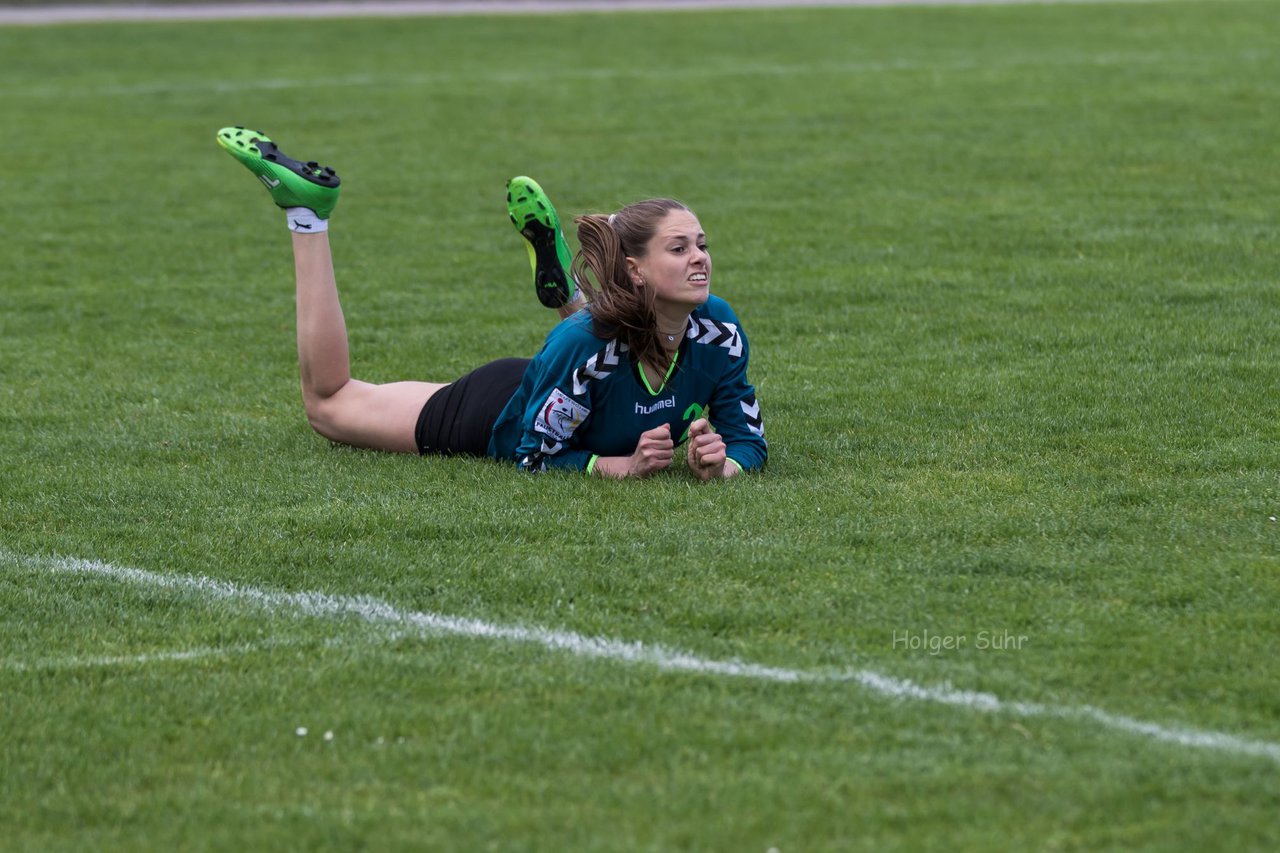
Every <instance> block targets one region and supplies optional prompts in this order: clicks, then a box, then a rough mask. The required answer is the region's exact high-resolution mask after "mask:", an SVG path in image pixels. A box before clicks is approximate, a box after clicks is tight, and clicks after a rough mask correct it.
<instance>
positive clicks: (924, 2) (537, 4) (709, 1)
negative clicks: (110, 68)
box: [0, 0, 1163, 25]
mask: <svg viewBox="0 0 1280 853" xmlns="http://www.w3.org/2000/svg"><path fill="white" fill-rule="evenodd" d="M1162 1H1163V0H1102V2H1113V3H1114V2H1162ZM1063 2H1098V0H368V2H318V3H304V2H260V3H244V2H240V3H191V4H181V5H164V4H155V5H139V4H131V3H121V4H103V5H86V4H75V3H68V4H65V5H62V4H59V5H50V6H37V7H34V8H26V7H17V8H5V9H0V24H28V25H30V24H60V23H103V22H111V21H208V20H235V19H258V18H387V17H394V18H410V17H438V16H453V15H544V14H566V13H574V12H675V11H699V10H707V9H774V8H828V7H841V6H848V7H871V6H998V5H999V6H1003V5H1046V4H1050V3H1063Z"/></svg>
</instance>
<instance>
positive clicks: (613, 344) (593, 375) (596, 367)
mask: <svg viewBox="0 0 1280 853" xmlns="http://www.w3.org/2000/svg"><path fill="white" fill-rule="evenodd" d="M626 351H627V345H626V344H622V343H618V342H617V341H609V343H608V344H607V345H606V346H605V348H604V349H602V350H600V352H598V353H596V354H595V355H593V356H591V358H589V359H587V363H586V364H584V365H582V367H579V368H578V369H577V370H575V371H574V372H573V393H575V394H584V393H586V390H587V383H588V382H590V381H591V380H592V379H604V378H605V377H606V376H608V375H609V374H610V373H613V371H614V368H616V367H617V366H618V361H619V360H620V354H621V353H624V352H626Z"/></svg>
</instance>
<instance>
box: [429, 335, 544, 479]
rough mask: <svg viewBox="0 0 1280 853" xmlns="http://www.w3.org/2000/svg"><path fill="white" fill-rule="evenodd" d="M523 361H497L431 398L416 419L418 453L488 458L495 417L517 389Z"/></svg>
mask: <svg viewBox="0 0 1280 853" xmlns="http://www.w3.org/2000/svg"><path fill="white" fill-rule="evenodd" d="M528 366H529V359H527V358H500V359H498V360H497V361H491V362H489V363H488V364H486V365H484V366H483V367H478V368H476V369H475V370H473V371H471V372H470V373H468V374H467V375H466V376H464V377H462V378H461V379H459V380H458V381H457V382H454V383H452V384H450V385H446V386H444V387H443V388H441V389H440V390H439V391H437V392H436V393H434V394H432V395H431V399H429V400H427V404H426V405H425V406H423V407H422V413H421V414H420V415H418V427H417V429H416V430H415V431H414V438H415V439H416V440H417V442H418V452H419V453H421V454H423V455H426V454H428V453H431V454H436V455H438V456H453V455H455V454H459V455H463V456H488V455H489V438H490V434H491V433H492V432H493V425H494V424H495V423H497V422H498V415H500V414H502V410H503V409H504V408H505V407H506V405H507V402H508V401H510V399H511V397H512V396H513V395H514V394H515V393H516V389H517V388H519V387H520V380H521V379H523V378H524V371H525V368H527V367H528Z"/></svg>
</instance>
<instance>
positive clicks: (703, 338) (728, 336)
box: [687, 319, 742, 358]
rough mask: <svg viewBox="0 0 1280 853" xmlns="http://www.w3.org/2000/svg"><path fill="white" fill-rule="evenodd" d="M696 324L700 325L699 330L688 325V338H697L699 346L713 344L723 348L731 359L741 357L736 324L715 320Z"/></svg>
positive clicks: (701, 321)
mask: <svg viewBox="0 0 1280 853" xmlns="http://www.w3.org/2000/svg"><path fill="white" fill-rule="evenodd" d="M696 322H697V323H699V324H700V325H701V328H698V327H697V326H695V325H694V324H693V323H690V324H689V331H688V333H687V334H688V336H689V337H691V338H697V339H698V343H700V344H714V345H716V346H720V347H724V348H725V349H727V350H728V351H729V355H730V356H731V357H732V358H740V357H741V356H742V337H741V336H740V335H739V334H738V327H737V325H736V324H734V323H720V322H718V321H716V320H707V319H702V320H698V321H696Z"/></svg>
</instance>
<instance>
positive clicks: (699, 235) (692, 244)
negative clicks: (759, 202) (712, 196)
mask: <svg viewBox="0 0 1280 853" xmlns="http://www.w3.org/2000/svg"><path fill="white" fill-rule="evenodd" d="M627 268H628V269H629V270H630V272H631V277H632V280H633V281H635V282H636V283H637V284H640V285H641V286H643V287H649V288H652V289H653V292H654V295H655V297H656V300H657V302H658V303H659V304H663V303H665V304H666V305H668V306H670V307H673V308H680V309H683V310H693V309H694V308H696V307H697V306H699V305H701V304H702V303H704V302H706V301H707V294H709V293H710V292H711V291H710V287H711V255H710V254H708V253H707V235H706V234H704V233H703V232H702V226H701V225H699V224H698V218H697V217H696V216H694V215H693V214H692V213H690V212H689V211H687V210H672V211H670V212H669V213H667V215H666V216H664V217H663V218H662V219H661V220H660V221H659V222H658V228H657V230H656V231H655V232H654V234H653V237H651V238H650V239H649V242H648V243H647V244H645V255H644V257H643V258H627Z"/></svg>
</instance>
